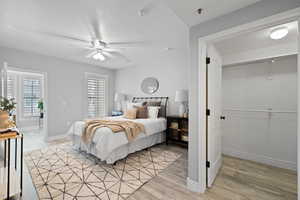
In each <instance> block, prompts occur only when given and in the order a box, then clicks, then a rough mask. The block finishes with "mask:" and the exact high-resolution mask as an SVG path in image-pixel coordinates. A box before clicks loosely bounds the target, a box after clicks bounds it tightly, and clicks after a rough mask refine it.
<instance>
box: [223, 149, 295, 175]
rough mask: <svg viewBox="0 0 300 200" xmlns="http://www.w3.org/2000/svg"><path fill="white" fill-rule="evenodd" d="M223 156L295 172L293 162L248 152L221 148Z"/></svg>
mask: <svg viewBox="0 0 300 200" xmlns="http://www.w3.org/2000/svg"><path fill="white" fill-rule="evenodd" d="M223 154H225V155H229V156H233V157H237V158H241V159H245V160H251V161H255V162H259V163H263V164H267V165H271V166H275V167H279V168H284V169H289V170H293V171H297V163H296V162H295V163H294V162H290V161H286V160H279V159H274V158H271V157H268V156H263V155H257V154H252V153H248V152H241V151H238V150H236V149H231V148H223Z"/></svg>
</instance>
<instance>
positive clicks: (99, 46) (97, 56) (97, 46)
mask: <svg viewBox="0 0 300 200" xmlns="http://www.w3.org/2000/svg"><path fill="white" fill-rule="evenodd" d="M123 44H125V43H123ZM127 44H130V43H127ZM132 44H133V43H132ZM113 45H115V46H116V45H120V43H106V42H103V41H101V40H99V39H94V40H92V41H91V42H90V47H87V49H89V50H90V51H91V52H90V53H89V54H87V55H86V58H93V59H94V60H100V61H105V60H106V59H107V58H113V57H114V56H116V57H122V58H123V59H125V60H126V61H127V62H130V60H129V59H128V58H127V57H126V56H124V55H123V54H121V53H120V52H119V51H118V50H116V49H115V48H111V47H110V46H113ZM119 48H126V47H124V46H123V47H122V45H121V46H119Z"/></svg>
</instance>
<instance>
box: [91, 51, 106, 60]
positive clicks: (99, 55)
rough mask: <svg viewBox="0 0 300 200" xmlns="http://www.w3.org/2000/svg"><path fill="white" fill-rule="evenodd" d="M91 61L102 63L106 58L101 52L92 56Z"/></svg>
mask: <svg viewBox="0 0 300 200" xmlns="http://www.w3.org/2000/svg"><path fill="white" fill-rule="evenodd" d="M93 59H94V60H101V61H104V60H105V59H106V58H105V56H104V55H103V54H102V53H101V52H97V53H96V54H95V55H93Z"/></svg>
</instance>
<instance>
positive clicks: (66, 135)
mask: <svg viewBox="0 0 300 200" xmlns="http://www.w3.org/2000/svg"><path fill="white" fill-rule="evenodd" d="M68 136H69V135H68V134H62V135H55V136H47V137H46V142H52V141H54V140H60V139H64V138H66V137H68Z"/></svg>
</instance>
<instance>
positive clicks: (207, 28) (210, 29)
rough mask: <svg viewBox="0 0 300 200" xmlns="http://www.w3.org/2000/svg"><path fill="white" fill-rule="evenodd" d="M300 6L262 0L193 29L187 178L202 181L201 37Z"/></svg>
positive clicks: (288, 0)
mask: <svg viewBox="0 0 300 200" xmlns="http://www.w3.org/2000/svg"><path fill="white" fill-rule="evenodd" d="M297 7H300V1H299V0H262V1H260V2H258V3H256V4H253V5H251V6H248V7H246V8H242V9H240V10H237V11H235V12H232V13H230V14H227V15H224V16H221V17H218V18H216V19H213V20H210V21H207V22H204V23H201V24H199V25H196V26H193V27H191V28H190V54H191V55H190V56H191V57H190V58H191V63H190V70H189V80H190V82H189V84H190V87H189V89H190V102H189V104H190V124H189V125H190V143H189V166H188V177H189V178H190V179H192V180H194V181H199V180H198V177H199V166H198V159H199V154H198V145H199V143H198V141H199V137H198V136H199V132H198V119H199V116H198V113H197V111H198V101H199V98H198V94H199V93H198V89H199V87H198V73H199V66H198V38H199V37H203V36H206V35H209V34H213V33H216V32H219V31H222V30H225V29H229V28H232V27H235V26H238V25H241V24H245V23H249V22H252V21H255V20H258V19H261V18H264V17H268V16H271V15H274V14H278V13H280V12H284V11H287V10H290V9H294V8H297Z"/></svg>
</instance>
